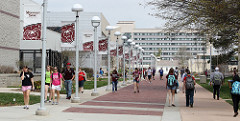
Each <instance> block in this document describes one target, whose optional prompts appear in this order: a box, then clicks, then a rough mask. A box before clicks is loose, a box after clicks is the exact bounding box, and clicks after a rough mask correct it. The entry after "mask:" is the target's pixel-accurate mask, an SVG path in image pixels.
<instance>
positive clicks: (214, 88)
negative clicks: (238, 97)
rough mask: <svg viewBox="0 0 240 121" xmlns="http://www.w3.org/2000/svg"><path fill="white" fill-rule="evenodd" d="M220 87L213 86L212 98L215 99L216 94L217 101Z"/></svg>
mask: <svg viewBox="0 0 240 121" xmlns="http://www.w3.org/2000/svg"><path fill="white" fill-rule="evenodd" d="M219 92H220V85H213V98H214V99H215V95H216V93H217V99H219Z"/></svg>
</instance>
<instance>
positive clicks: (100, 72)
mask: <svg viewBox="0 0 240 121" xmlns="http://www.w3.org/2000/svg"><path fill="white" fill-rule="evenodd" d="M99 74H100V77H102V76H103V74H104V71H103V70H102V68H100V71H99Z"/></svg>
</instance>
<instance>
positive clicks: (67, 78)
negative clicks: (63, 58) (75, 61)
mask: <svg viewBox="0 0 240 121" xmlns="http://www.w3.org/2000/svg"><path fill="white" fill-rule="evenodd" d="M62 74H63V80H64V85H65V89H66V93H67V97H66V99H69V100H70V99H71V95H72V80H73V79H74V77H75V72H74V70H73V69H72V68H71V63H67V67H66V68H65V69H64V70H63V71H62Z"/></svg>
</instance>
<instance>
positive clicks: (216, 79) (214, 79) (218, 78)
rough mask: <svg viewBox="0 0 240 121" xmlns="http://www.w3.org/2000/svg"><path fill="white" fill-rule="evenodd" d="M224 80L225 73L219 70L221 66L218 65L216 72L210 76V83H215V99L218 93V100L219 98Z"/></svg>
mask: <svg viewBox="0 0 240 121" xmlns="http://www.w3.org/2000/svg"><path fill="white" fill-rule="evenodd" d="M223 80H224V78H223V74H222V73H221V72H219V68H218V67H216V68H215V72H214V73H213V74H211V77H210V85H211V86H212V85H213V99H215V96H216V93H217V100H219V93H220V87H221V85H223ZM212 83H213V84H212Z"/></svg>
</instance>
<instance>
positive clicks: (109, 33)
mask: <svg viewBox="0 0 240 121" xmlns="http://www.w3.org/2000/svg"><path fill="white" fill-rule="evenodd" d="M106 30H107V31H108V85H107V89H106V91H111V87H110V71H111V62H110V61H111V59H110V38H111V37H110V36H111V31H112V30H113V27H112V26H107V27H106Z"/></svg>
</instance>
